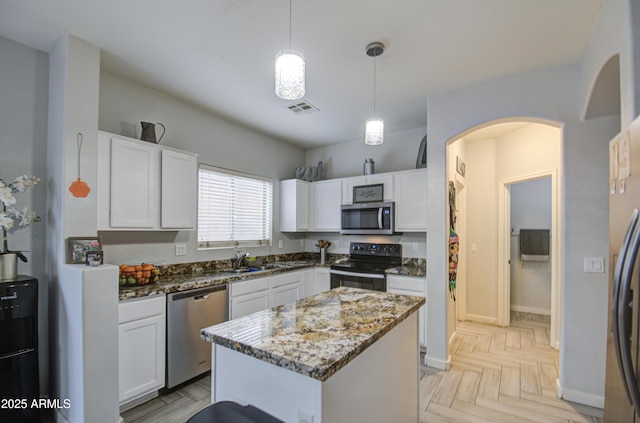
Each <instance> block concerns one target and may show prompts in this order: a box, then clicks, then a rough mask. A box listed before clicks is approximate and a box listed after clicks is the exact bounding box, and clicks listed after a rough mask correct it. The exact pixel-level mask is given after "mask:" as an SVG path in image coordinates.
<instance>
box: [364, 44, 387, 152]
mask: <svg viewBox="0 0 640 423" xmlns="http://www.w3.org/2000/svg"><path fill="white" fill-rule="evenodd" d="M382 53H384V44H382V43H380V42H375V43H371V44H369V45H368V46H367V56H369V57H373V115H374V116H375V115H376V57H377V56H380V55H381V54H382ZM383 141H384V122H383V121H382V119H380V118H376V117H374V118H372V119H369V120H368V121H367V122H366V123H365V126H364V143H365V144H367V145H379V144H382V143H383Z"/></svg>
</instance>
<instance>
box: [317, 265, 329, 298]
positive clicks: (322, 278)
mask: <svg viewBox="0 0 640 423" xmlns="http://www.w3.org/2000/svg"><path fill="white" fill-rule="evenodd" d="M314 276H315V278H314V286H315V288H314V294H319V293H320V292H324V291H328V290H330V289H331V275H330V274H329V268H328V267H316V268H315V275H314Z"/></svg>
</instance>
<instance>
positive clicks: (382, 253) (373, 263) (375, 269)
mask: <svg viewBox="0 0 640 423" xmlns="http://www.w3.org/2000/svg"><path fill="white" fill-rule="evenodd" d="M349 251H350V255H349V260H348V261H346V262H344V263H337V264H334V265H332V266H331V269H333V270H342V271H347V272H354V273H355V272H358V273H378V274H384V272H385V270H387V269H389V268H391V267H396V266H400V265H401V264H402V245H401V244H372V243H364V242H352V243H351V245H350V247H349Z"/></svg>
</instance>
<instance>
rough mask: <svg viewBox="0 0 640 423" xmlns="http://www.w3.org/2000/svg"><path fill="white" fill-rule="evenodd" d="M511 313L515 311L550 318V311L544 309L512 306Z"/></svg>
mask: <svg viewBox="0 0 640 423" xmlns="http://www.w3.org/2000/svg"><path fill="white" fill-rule="evenodd" d="M511 311H517V312H520V313H533V314H541V315H543V316H551V310H547V309H544V308H536V307H525V306H519V305H512V306H511Z"/></svg>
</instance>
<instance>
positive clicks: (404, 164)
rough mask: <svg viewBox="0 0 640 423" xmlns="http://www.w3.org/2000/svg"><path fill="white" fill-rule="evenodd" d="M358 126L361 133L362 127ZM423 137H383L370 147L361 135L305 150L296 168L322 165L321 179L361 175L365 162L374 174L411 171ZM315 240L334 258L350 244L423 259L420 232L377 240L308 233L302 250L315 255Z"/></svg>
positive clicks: (417, 133) (421, 132) (420, 132)
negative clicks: (398, 249)
mask: <svg viewBox="0 0 640 423" xmlns="http://www.w3.org/2000/svg"><path fill="white" fill-rule="evenodd" d="M362 126H363V131H364V124H363V125H362ZM426 133H427V129H426V128H416V129H413V130H409V131H403V132H398V133H393V134H388V133H385V135H384V143H382V145H376V146H371V145H366V144H365V143H364V132H363V136H362V139H356V140H351V141H348V142H344V143H340V144H332V145H329V146H324V147H317V148H312V149H309V150H306V151H305V161H304V162H301V163H300V164H304V165H307V166H315V165H317V163H318V162H319V161H322V162H323V164H324V167H325V169H326V178H325V179H335V178H345V177H349V176H358V175H362V174H363V168H362V165H363V163H364V160H365V159H366V158H372V159H373V160H374V162H375V173H387V172H394V171H400V170H410V169H415V168H416V159H417V157H418V149H419V148H420V141H422V138H423V137H424V136H425V134H426ZM318 239H327V240H329V241H331V243H332V245H331V247H329V250H328V251H329V252H330V253H334V254H348V253H349V243H351V242H377V243H391V244H402V255H403V256H404V257H413V258H422V259H424V258H425V257H426V239H425V233H423V232H418V233H405V234H402V235H396V236H378V237H371V236H357V235H340V234H337V233H310V234H307V236H306V245H305V250H306V251H318V249H317V248H315V244H316V241H317V240H318Z"/></svg>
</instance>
